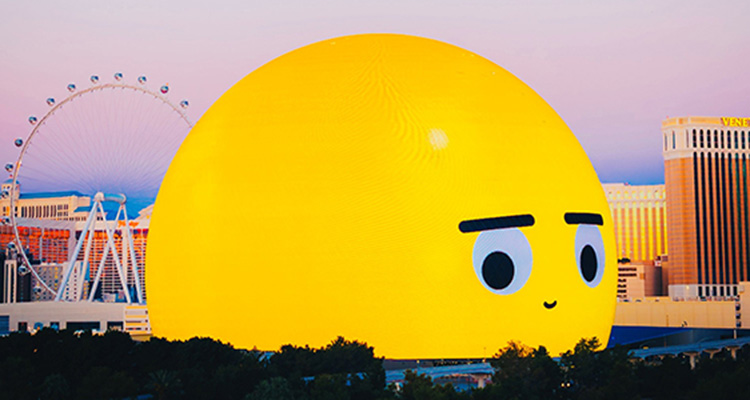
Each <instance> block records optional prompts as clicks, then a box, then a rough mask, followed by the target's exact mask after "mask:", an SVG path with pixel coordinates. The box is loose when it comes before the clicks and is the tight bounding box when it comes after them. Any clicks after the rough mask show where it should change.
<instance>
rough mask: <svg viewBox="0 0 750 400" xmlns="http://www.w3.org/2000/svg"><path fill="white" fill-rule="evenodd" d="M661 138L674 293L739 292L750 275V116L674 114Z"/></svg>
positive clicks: (720, 294)
mask: <svg viewBox="0 0 750 400" xmlns="http://www.w3.org/2000/svg"><path fill="white" fill-rule="evenodd" d="M662 136H663V137H662V139H663V140H662V141H663V155H664V175H665V176H664V180H665V189H666V198H667V220H668V221H669V224H668V225H667V238H668V244H667V246H668V248H669V250H670V255H669V267H668V269H667V274H668V276H667V280H668V282H669V285H670V295H677V296H678V297H727V296H737V284H738V283H739V282H741V281H747V280H748V279H749V275H750V274H749V272H750V271H748V252H749V251H750V240H749V238H748V198H747V192H748V190H747V185H748V176H747V175H748V163H750V118H729V117H680V118H670V119H667V120H664V121H663V122H662ZM673 290H674V293H672V292H673Z"/></svg>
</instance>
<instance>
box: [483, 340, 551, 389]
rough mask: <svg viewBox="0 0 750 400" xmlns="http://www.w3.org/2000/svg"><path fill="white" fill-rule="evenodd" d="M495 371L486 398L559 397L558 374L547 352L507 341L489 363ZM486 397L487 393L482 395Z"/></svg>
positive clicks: (543, 349) (542, 348) (541, 348)
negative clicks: (488, 396)
mask: <svg viewBox="0 0 750 400" xmlns="http://www.w3.org/2000/svg"><path fill="white" fill-rule="evenodd" d="M490 364H491V365H492V366H493V367H494V368H495V374H494V376H493V379H492V381H493V385H491V386H492V387H491V388H488V389H487V392H489V395H490V397H501V398H523V399H551V398H556V397H558V396H559V391H560V386H561V384H562V372H561V370H560V367H559V365H558V364H557V363H556V362H555V361H554V360H553V359H552V357H550V355H549V353H548V352H547V349H546V348H545V347H544V346H540V347H539V348H538V349H533V348H530V347H527V346H524V345H522V344H521V343H518V342H513V341H511V342H508V345H507V346H506V347H504V348H503V349H501V350H499V351H498V353H497V354H495V356H494V357H493V358H492V359H491V360H490ZM485 395H488V394H485Z"/></svg>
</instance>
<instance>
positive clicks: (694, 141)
mask: <svg viewBox="0 0 750 400" xmlns="http://www.w3.org/2000/svg"><path fill="white" fill-rule="evenodd" d="M693 147H696V140H695V129H693Z"/></svg>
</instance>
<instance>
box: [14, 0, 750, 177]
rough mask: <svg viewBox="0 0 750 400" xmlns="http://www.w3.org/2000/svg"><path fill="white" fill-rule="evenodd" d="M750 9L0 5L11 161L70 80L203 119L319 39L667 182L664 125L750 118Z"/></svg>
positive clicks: (731, 4) (551, 4) (623, 170)
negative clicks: (439, 64)
mask: <svg viewBox="0 0 750 400" xmlns="http://www.w3.org/2000/svg"><path fill="white" fill-rule="evenodd" d="M748 15H750V2H746V1H712V2H708V1H705V2H695V1H661V2H654V1H645V0H638V1H627V2H625V1H621V2H611V1H598V2H593V1H591V2H584V1H559V0H558V1H497V0H495V1H440V0H431V1H421V0H420V1H403V0H402V1H391V0H387V1H382V0H381V1H343V0H337V1H334V0H330V1H317V2H312V1H303V0H300V1H277V2H272V1H247V0H245V1H234V2H207V1H200V2H196V1H159V2H154V1H120V2H102V1H76V2H60V1H49V0H48V1H38V2H7V1H6V2H3V3H0V38H2V42H1V43H0V77H2V86H1V90H0V161H3V160H4V161H3V162H7V161H13V160H15V158H16V156H17V150H16V148H15V147H13V145H12V140H13V139H14V138H15V137H19V136H21V137H25V136H27V135H28V133H29V131H30V125H29V124H28V123H27V122H26V118H27V117H28V116H29V115H31V114H36V115H37V116H41V115H42V114H43V113H44V112H46V111H47V109H48V108H47V106H46V105H45V104H44V100H45V99H46V98H47V97H48V96H54V97H57V98H62V97H64V96H65V94H66V92H65V86H66V85H67V84H68V83H69V82H76V83H79V84H85V83H86V80H87V79H88V77H89V76H90V75H91V74H98V75H100V76H101V77H102V79H111V76H112V74H113V73H114V72H116V71H121V72H123V73H124V74H125V75H126V78H128V77H129V78H130V79H131V80H134V79H135V77H136V76H137V75H141V74H145V75H147V76H148V78H149V82H150V83H152V85H151V86H152V87H156V84H157V83H164V82H169V83H170V86H171V88H172V90H171V92H170V98H171V99H173V100H175V101H179V100H180V99H182V98H183V97H185V98H188V99H189V100H190V102H191V107H190V110H189V115H190V118H191V119H193V120H194V121H196V120H198V119H199V118H200V116H201V114H202V113H203V112H204V111H205V110H206V109H207V108H208V107H209V106H210V105H211V104H212V103H213V102H214V101H215V100H216V99H217V98H218V97H219V96H221V94H222V93H224V91H226V90H227V89H228V88H229V87H231V86H232V85H233V84H234V83H235V82H237V81H238V80H240V79H241V78H242V77H244V76H245V75H247V74H248V73H250V72H251V71H253V70H254V69H255V68H257V67H259V66H260V65H262V64H264V63H265V62H267V61H269V60H271V59H273V58H275V57H277V56H279V55H281V54H283V53H285V52H287V51H290V50H292V49H295V48H297V47H300V46H303V45H305V44H309V43H312V42H315V41H319V40H322V39H326V38H330V37H335V36H341V35H347V34H354V33H366V32H396V33H408V34H414V35H419V36H425V37H430V38H433V39H438V40H442V41H446V42H449V43H452V44H455V45H458V46H461V47H464V48H466V49H468V50H471V51H474V52H476V53H478V54H480V55H482V56H484V57H486V58H489V59H490V60H492V61H494V62H495V63H497V64H499V65H500V66H502V67H504V68H506V69H508V70H509V71H510V72H512V73H514V74H515V75H516V76H518V77H519V78H520V79H521V80H523V81H524V82H526V83H527V84H528V85H530V86H531V87H532V88H533V89H535V90H536V91H537V92H538V93H539V94H540V95H541V96H542V97H544V98H545V100H547V102H548V103H549V104H550V105H551V106H552V107H553V108H554V109H555V110H557V112H558V113H559V114H560V115H561V116H562V118H563V119H564V120H565V121H566V122H567V123H568V125H569V126H570V127H571V129H572V130H573V132H574V133H575V134H576V136H577V137H578V139H579V140H580V141H581V143H582V144H583V146H584V148H585V149H586V151H587V153H588V154H589V157H590V158H591V159H592V162H593V163H594V167H595V168H596V169H597V172H598V173H599V176H600V178H601V179H602V180H603V181H607V182H615V181H629V182H631V183H657V182H663V168H662V158H661V147H660V123H661V120H662V119H664V118H665V117H667V116H678V115H714V116H745V117H750V107H749V106H750V73H748V71H750V23H749V22H748V19H747V16H748Z"/></svg>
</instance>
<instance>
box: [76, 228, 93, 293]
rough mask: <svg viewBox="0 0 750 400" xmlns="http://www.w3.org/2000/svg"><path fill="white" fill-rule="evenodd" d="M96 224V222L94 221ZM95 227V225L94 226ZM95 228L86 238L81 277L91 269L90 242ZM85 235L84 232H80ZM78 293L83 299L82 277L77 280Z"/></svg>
mask: <svg viewBox="0 0 750 400" xmlns="http://www.w3.org/2000/svg"><path fill="white" fill-rule="evenodd" d="M94 225H96V223H94ZM94 228H95V227H94ZM95 230H96V229H91V232H89V235H88V240H87V241H86V250H85V251H84V252H83V271H82V272H81V278H83V276H85V275H86V272H90V271H91V261H90V257H91V244H92V242H93V241H94V231H95ZM82 234H83V235H84V236H85V233H82ZM78 293H80V294H81V297H80V298H81V300H83V279H79V280H78ZM89 301H91V297H90V296H89Z"/></svg>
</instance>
